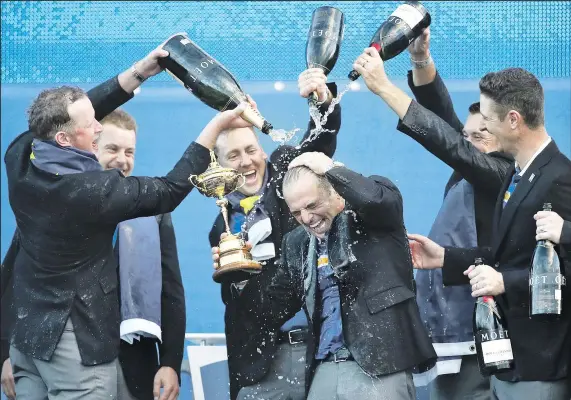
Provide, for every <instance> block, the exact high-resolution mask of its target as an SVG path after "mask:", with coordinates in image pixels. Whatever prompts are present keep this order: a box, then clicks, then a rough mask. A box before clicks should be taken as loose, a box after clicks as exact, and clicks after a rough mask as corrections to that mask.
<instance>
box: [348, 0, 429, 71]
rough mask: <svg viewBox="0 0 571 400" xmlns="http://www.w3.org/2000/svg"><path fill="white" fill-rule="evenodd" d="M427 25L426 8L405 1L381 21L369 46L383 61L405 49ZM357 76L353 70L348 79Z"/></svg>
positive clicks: (416, 3) (417, 3) (427, 14)
mask: <svg viewBox="0 0 571 400" xmlns="http://www.w3.org/2000/svg"><path fill="white" fill-rule="evenodd" d="M429 25H430V14H429V13H428V10H427V9H426V8H425V7H424V6H423V5H422V4H420V3H419V2H417V1H407V2H405V4H401V5H400V6H398V8H397V9H396V10H395V11H394V12H393V13H392V14H391V16H390V17H389V18H388V19H387V20H386V21H385V22H383V23H382V25H381V26H380V27H379V29H378V30H377V32H375V34H374V35H373V38H372V39H371V42H370V45H369V47H374V48H375V49H377V51H378V52H379V54H380V56H381V59H382V60H383V61H387V60H390V59H391V58H393V57H396V56H397V55H399V54H400V53H402V52H403V51H404V50H406V48H407V47H408V46H409V45H410V44H411V43H412V42H413V40H414V39H416V38H417V37H419V36H420V35H421V34H422V32H423V31H424V29H425V28H427V27H428V26H429ZM359 76H360V75H359V73H358V72H357V71H355V70H353V71H351V72H350V73H349V79H350V80H352V81H354V80H356V79H357V78H359Z"/></svg>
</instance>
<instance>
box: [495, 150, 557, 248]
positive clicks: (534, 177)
mask: <svg viewBox="0 0 571 400" xmlns="http://www.w3.org/2000/svg"><path fill="white" fill-rule="evenodd" d="M557 151H558V149H557V145H556V144H555V142H553V141H552V142H551V143H549V145H548V146H547V147H546V148H545V149H543V151H542V152H541V153H539V155H538V156H537V157H536V158H535V160H533V162H532V163H531V165H530V166H529V168H528V169H527V170H526V171H525V174H523V176H522V177H521V180H520V182H519V183H518V184H517V187H516V189H515V190H514V192H513V193H512V195H511V197H510V198H509V200H508V202H507V204H506V206H505V207H504V208H503V210H502V199H503V194H504V193H505V191H506V189H507V187H508V186H509V183H510V181H511V175H508V176H509V177H510V178H509V179H508V180H507V181H508V182H507V186H505V188H504V190H503V192H502V193H500V199H499V201H498V205H499V207H500V213H501V216H500V218H499V224H498V228H497V236H496V240H494V244H495V246H494V253H496V252H497V251H498V249H499V248H500V246H501V244H502V242H503V240H504V239H505V237H506V234H507V232H508V230H509V227H510V226H511V222H512V220H513V218H514V216H515V214H516V212H517V210H518V208H519V205H520V204H521V203H522V201H524V200H525V198H526V197H527V195H528V194H529V192H530V191H531V189H532V188H533V186H534V185H535V182H537V181H538V180H539V177H540V176H541V171H540V169H541V167H543V166H544V165H545V164H547V163H548V162H549V161H550V160H551V158H552V157H553V155H554V154H555V153H556V152H557ZM538 211H539V210H538ZM496 212H497V208H496Z"/></svg>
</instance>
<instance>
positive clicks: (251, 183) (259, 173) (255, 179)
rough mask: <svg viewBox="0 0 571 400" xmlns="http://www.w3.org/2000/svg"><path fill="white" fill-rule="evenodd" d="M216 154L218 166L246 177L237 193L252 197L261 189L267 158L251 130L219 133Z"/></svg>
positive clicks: (239, 129)
mask: <svg viewBox="0 0 571 400" xmlns="http://www.w3.org/2000/svg"><path fill="white" fill-rule="evenodd" d="M216 154H217V156H218V162H219V163H220V165H222V166H223V167H225V168H234V169H235V170H237V171H238V172H239V173H241V174H244V176H245V177H246V183H245V184H244V186H242V187H241V188H240V189H238V191H239V192H241V193H243V194H245V195H246V196H252V195H255V194H256V193H257V192H258V191H259V190H260V189H261V188H262V185H263V183H264V174H265V173H266V159H267V158H268V156H267V155H266V153H265V152H264V150H263V149H262V147H261V146H260V142H259V141H258V138H257V136H256V133H255V132H254V130H253V129H251V128H238V129H232V130H228V131H226V132H223V133H221V134H220V136H218V140H217V141H216Z"/></svg>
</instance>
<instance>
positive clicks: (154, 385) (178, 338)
mask: <svg viewBox="0 0 571 400" xmlns="http://www.w3.org/2000/svg"><path fill="white" fill-rule="evenodd" d="M100 122H101V125H102V126H103V131H102V132H101V134H100V135H99V138H98V139H97V141H96V142H95V154H96V156H97V159H98V160H99V163H100V164H101V166H102V167H103V169H106V170H108V169H113V168H115V169H118V170H120V171H121V172H122V173H123V175H125V176H130V175H131V173H132V172H133V168H134V166H135V149H136V140H137V139H136V136H137V124H136V122H135V120H134V119H133V117H132V116H131V115H129V114H128V113H127V112H125V111H123V110H121V109H117V110H114V111H112V112H111V113H110V114H108V115H107V116H106V117H105V118H103V119H102V120H101V121H100ZM155 222H156V223H157V224H158V236H159V245H160V249H159V250H160V264H158V265H156V266H155V265H149V266H147V265H144V263H140V261H141V260H140V259H137V260H136V261H135V262H136V263H138V264H137V266H136V268H137V271H136V272H135V273H138V274H147V272H149V271H148V270H147V268H153V269H154V268H155V267H158V268H160V274H161V276H162V280H161V282H162V285H161V293H160V311H161V313H160V318H161V324H160V330H161V332H160V333H161V340H160V341H159V340H157V338H156V337H152V336H143V335H140V336H139V339H135V340H133V341H132V344H129V343H128V341H127V340H121V345H120V349H119V361H120V364H121V368H119V369H118V370H119V398H120V399H124V400H129V399H137V400H153V398H154V397H155V396H156V397H158V396H159V393H160V392H159V390H160V389H161V388H162V389H163V393H164V396H165V398H167V399H169V398H174V397H176V396H177V395H178V393H179V383H180V367H181V363H182V358H183V353H184V333H185V328H186V307H185V299H184V287H183V285H182V277H181V274H180V266H179V262H178V253H177V246H176V236H175V232H174V226H173V223H172V217H171V214H170V213H166V214H161V215H157V216H156V217H151V218H150V221H149V223H150V224H153V223H155ZM126 223H127V224H128V223H129V221H127V222H126ZM120 225H121V224H120ZM137 227H138V226H137ZM151 232H156V230H152V229H149V232H145V233H144V234H145V235H149V234H150V233H151ZM135 245H136V244H135ZM136 246H137V245H136ZM137 247H138V246H137ZM121 248H122V246H119V244H118V242H116V245H115V253H116V255H117V257H118V264H119V270H121V259H122V257H121V254H120V252H121V250H120V249H121ZM134 251H136V252H146V251H149V250H148V249H144V248H139V247H138V248H137V249H135V250H134ZM126 256H127V257H128V256H129V254H127V255H126ZM144 257H146V255H144ZM147 258H149V259H157V260H158V257H153V256H152V255H151V256H150V257H147ZM150 272H151V273H148V274H147V275H149V276H151V277H153V278H154V277H155V276H156V273H154V271H150ZM129 275H130V273H129V272H127V273H126V274H123V276H126V277H128V276H129ZM120 276H121V275H120ZM136 282H144V280H143V279H136ZM129 283H130V282H126V284H129ZM122 288H123V285H122V282H121V279H119V292H120V294H123V293H124V291H123V290H122ZM137 289H139V288H137V287H133V288H131V287H130V289H129V291H125V294H126V295H131V296H132V293H129V292H131V291H133V290H137ZM144 292H145V293H144V295H146V296H150V295H152V294H151V293H152V292H151V291H150V290H144ZM121 304H123V301H122V302H121ZM123 322H125V320H123ZM157 342H158V350H159V351H158V357H157Z"/></svg>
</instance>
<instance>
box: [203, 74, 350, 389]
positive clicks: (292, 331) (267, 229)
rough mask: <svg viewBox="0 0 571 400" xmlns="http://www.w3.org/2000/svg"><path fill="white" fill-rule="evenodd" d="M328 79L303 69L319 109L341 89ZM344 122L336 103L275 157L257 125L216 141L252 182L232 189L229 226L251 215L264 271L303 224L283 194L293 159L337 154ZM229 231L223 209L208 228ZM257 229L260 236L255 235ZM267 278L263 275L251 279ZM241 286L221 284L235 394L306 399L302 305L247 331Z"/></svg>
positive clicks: (223, 160)
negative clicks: (318, 127) (285, 317)
mask: <svg viewBox="0 0 571 400" xmlns="http://www.w3.org/2000/svg"><path fill="white" fill-rule="evenodd" d="M326 79H327V78H326V76H325V74H324V73H323V71H322V70H321V69H318V68H312V69H308V70H306V71H304V72H302V73H301V74H300V76H299V81H298V84H299V89H300V95H301V96H302V97H304V98H307V97H309V95H310V94H311V93H312V92H314V91H315V92H317V93H318V101H320V102H321V104H320V105H319V107H318V108H319V112H320V114H321V115H323V114H324V113H325V112H326V111H327V110H328V108H329V106H330V103H331V100H332V98H333V97H335V96H336V95H337V87H336V85H335V84H334V83H331V84H326ZM340 126H341V111H340V106H339V105H336V106H335V107H334V109H333V110H332V112H331V114H329V115H328V116H327V121H326V122H325V124H324V126H323V128H324V131H322V132H321V133H319V135H317V136H316V137H315V134H316V133H317V132H313V129H314V128H315V123H314V121H313V120H311V121H310V122H309V125H308V128H307V131H306V133H305V135H304V137H303V139H302V142H301V145H300V146H298V147H293V146H290V145H281V146H279V147H278V148H277V149H276V150H275V151H274V152H273V153H272V154H271V155H270V157H269V161H268V160H267V158H268V157H267V156H266V153H265V152H264V150H263V149H262V148H261V146H260V143H259V142H258V139H257V137H256V135H255V133H254V131H253V130H252V129H236V130H233V131H228V132H225V133H224V134H222V135H220V137H219V139H218V141H217V144H216V153H217V156H218V159H219V162H220V164H221V165H222V166H224V167H230V168H235V169H237V170H238V172H241V173H243V174H244V175H245V176H246V184H245V185H244V186H243V187H242V188H241V189H240V190H239V192H236V193H233V194H231V195H229V196H228V199H229V215H230V225H231V229H232V231H233V233H236V232H239V231H240V230H242V225H243V224H244V222H246V226H245V227H244V229H245V231H247V232H248V239H249V240H250V241H254V242H255V243H253V244H254V247H253V249H252V256H253V257H255V258H256V259H258V260H262V262H263V263H264V265H263V270H262V273H261V275H266V274H272V273H273V272H274V270H275V265H274V263H275V261H276V260H278V259H279V257H280V254H281V243H282V239H283V236H284V235H285V234H286V233H288V232H289V231H291V230H292V229H294V228H295V227H296V226H297V224H296V222H295V219H294V218H293V217H292V215H291V214H290V213H289V211H288V209H287V205H286V204H285V202H284V200H283V198H282V196H281V191H282V190H281V183H282V179H283V175H284V173H285V172H286V171H287V166H288V164H289V162H290V161H291V160H292V159H293V158H295V157H296V156H297V155H298V154H300V153H303V152H308V151H320V152H323V153H325V154H327V155H328V156H330V157H332V156H333V154H334V153H335V149H336V145H337V132H338V131H339V129H340ZM312 133H313V135H312ZM246 216H247V218H246ZM223 232H224V222H223V219H222V216H221V215H219V216H218V218H217V219H216V221H215V222H214V226H213V227H212V230H211V231H210V236H209V239H210V245H211V246H212V247H216V246H218V243H219V241H220V235H221V234H222V233H223ZM254 232H256V236H257V237H258V238H259V240H254V239H253V237H254ZM261 278H262V277H261V276H257V277H254V278H252V279H251V280H259V279H261ZM239 290H240V289H239V288H238V287H237V286H236V285H229V284H224V285H222V300H223V301H224V303H225V305H226V312H225V317H224V318H225V333H226V344H227V348H228V367H229V373H230V395H231V398H232V399H235V398H236V397H238V398H240V399H249V398H255V399H272V398H275V397H273V396H285V397H287V398H291V399H292V400H296V399H303V398H304V396H305V389H304V387H305V384H304V376H305V368H304V363H303V362H301V363H300V362H298V361H299V360H300V359H303V357H304V356H305V341H306V337H307V321H306V319H305V316H304V314H303V312H299V313H298V314H297V315H296V316H294V317H293V318H292V319H291V320H290V321H287V322H286V323H285V324H284V325H283V326H282V327H280V329H272V328H271V327H270V326H268V325H267V324H263V325H261V326H259V327H258V328H257V329H253V330H250V332H249V333H246V332H247V329H246V327H245V326H244V322H243V321H242V320H241V319H240V317H239V310H237V307H239V305H238V303H237V302H236V301H235V300H234V299H235V298H236V296H237V295H238V293H239ZM241 388H242V389H241ZM238 392H239V394H238Z"/></svg>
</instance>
